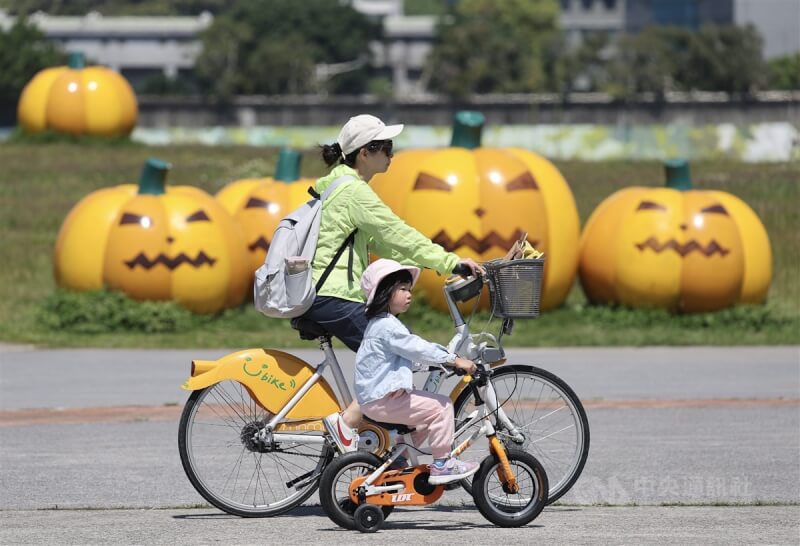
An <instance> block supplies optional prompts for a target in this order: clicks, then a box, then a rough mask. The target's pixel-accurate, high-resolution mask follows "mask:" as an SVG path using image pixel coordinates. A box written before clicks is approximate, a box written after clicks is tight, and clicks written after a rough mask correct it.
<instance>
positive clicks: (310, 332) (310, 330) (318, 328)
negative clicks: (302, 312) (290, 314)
mask: <svg viewBox="0 0 800 546" xmlns="http://www.w3.org/2000/svg"><path fill="white" fill-rule="evenodd" d="M291 325H292V328H294V329H295V330H297V331H298V332H300V339H307V340H314V339H318V338H320V337H323V336H324V337H328V338H329V337H331V334H330V333H328V331H327V330H326V329H325V327H324V326H322V325H321V324H319V323H318V322H314V321H313V320H311V319H307V318H303V317H297V318H293V319H292V320H291Z"/></svg>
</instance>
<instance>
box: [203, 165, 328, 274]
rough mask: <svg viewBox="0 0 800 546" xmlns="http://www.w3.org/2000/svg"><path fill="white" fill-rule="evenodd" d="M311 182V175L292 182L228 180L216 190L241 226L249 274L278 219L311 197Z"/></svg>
mask: <svg viewBox="0 0 800 546" xmlns="http://www.w3.org/2000/svg"><path fill="white" fill-rule="evenodd" d="M314 182H315V181H314V180H313V179H300V180H297V181H295V182H292V183H286V182H281V181H276V180H273V179H272V178H261V179H244V180H238V181H235V182H231V183H230V184H228V185H227V186H225V187H224V188H223V189H222V190H220V192H219V193H218V194H217V196H216V198H217V200H218V201H219V202H220V203H221V204H222V206H223V207H225V209H226V210H227V211H228V212H229V213H230V214H232V215H233V216H234V218H235V219H236V221H237V222H238V223H239V225H240V226H241V228H242V233H243V234H244V237H245V241H246V242H247V254H248V263H249V266H248V268H249V269H250V273H251V274H253V273H254V272H255V270H256V269H258V268H259V267H261V264H263V263H264V258H266V256H267V250H269V243H270V241H271V240H272V234H273V233H274V232H275V229H276V228H277V227H278V223H279V222H280V221H281V219H282V218H283V217H284V216H286V215H287V214H288V213H290V212H291V211H293V210H294V209H296V208H297V207H299V206H300V205H302V204H303V203H305V202H306V201H308V200H309V199H310V196H309V194H308V188H309V186H313V185H314Z"/></svg>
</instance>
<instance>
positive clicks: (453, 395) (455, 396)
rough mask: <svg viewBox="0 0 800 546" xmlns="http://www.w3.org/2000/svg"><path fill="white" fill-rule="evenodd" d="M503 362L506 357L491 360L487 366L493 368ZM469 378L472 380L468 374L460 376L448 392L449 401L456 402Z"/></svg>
mask: <svg viewBox="0 0 800 546" xmlns="http://www.w3.org/2000/svg"><path fill="white" fill-rule="evenodd" d="M505 363H506V359H505V358H503V359H501V360H498V361H497V362H492V363H491V364H489V367H490V368H492V369H494V368H496V367H498V366H502V365H503V364H505ZM471 380H472V378H471V377H470V376H468V375H465V376H464V377H462V378H461V381H459V382H458V383H456V386H455V387H453V390H452V391H451V392H450V401H451V402H452V403H453V404H455V403H456V400H457V399H458V395H459V394H461V391H463V390H464V389H466V388H467V385H469V382H470V381H471Z"/></svg>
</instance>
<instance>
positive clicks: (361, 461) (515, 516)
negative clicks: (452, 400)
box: [319, 364, 548, 533]
mask: <svg viewBox="0 0 800 546" xmlns="http://www.w3.org/2000/svg"><path fill="white" fill-rule="evenodd" d="M491 375H492V370H491V368H490V367H489V366H488V365H486V364H480V365H479V368H478V371H477V372H476V373H475V375H474V376H472V381H470V383H469V387H468V388H469V389H470V391H471V395H472V397H473V399H474V403H475V406H476V407H480V408H482V409H481V410H474V411H473V412H472V414H471V415H470V416H469V424H470V425H473V424H476V423H479V422H481V426H480V428H479V429H478V430H476V431H475V432H474V433H472V435H471V436H469V437H468V438H467V439H466V440H464V441H463V442H461V443H460V444H459V445H458V446H457V447H456V448H455V449H453V451H452V452H451V453H450V456H451V457H455V456H457V455H459V454H460V453H463V452H464V451H465V450H466V449H467V448H469V446H470V445H471V444H472V441H473V440H474V439H476V438H477V437H478V436H481V435H485V436H486V438H487V439H488V441H489V451H490V455H489V456H488V457H486V458H485V459H484V460H483V461H482V462H481V464H480V468H479V469H478V471H477V472H476V473H475V474H474V475H473V477H472V496H473V498H474V499H475V505H476V506H477V507H478V510H479V511H480V513H481V514H483V516H484V517H485V518H486V519H488V520H489V521H491V522H492V523H494V524H495V525H498V526H500V527H520V526H522V525H526V524H528V523H530V522H531V521H533V520H534V519H535V518H536V516H538V515H539V513H540V512H541V511H542V509H543V508H544V506H545V505H546V504H547V492H548V483H547V474H546V472H545V470H544V468H543V467H542V465H541V464H540V463H539V461H537V460H536V458H535V457H534V456H533V455H531V454H530V453H527V452H525V451H522V450H518V449H513V448H507V447H506V446H505V445H504V444H503V442H501V441H500V440H498V438H497V433H496V430H495V427H494V425H493V424H492V421H491V419H490V417H491V416H492V415H493V414H495V413H496V412H497V410H498V407H499V406H498V401H497V395H496V392H495V390H494V387H493V386H492V382H491V381H489V378H490V377H491ZM375 424H377V425H379V426H381V427H382V428H384V429H389V430H394V431H395V432H397V434H398V435H402V436H398V438H402V440H401V441H399V442H397V443H396V444H395V446H393V447H392V448H391V450H389V451H387V452H385V453H383V454H382V455H381V456H378V455H375V454H374V453H369V452H364V451H360V452H354V453H347V454H345V455H343V456H341V457H338V458H336V459H334V460H333V461H332V462H331V463H330V464H329V465H328V466H327V468H325V470H324V471H323V473H322V479H321V480H320V486H319V498H320V502H321V503H322V507H323V508H324V510H325V513H326V514H327V515H328V517H330V518H331V520H333V522H334V523H336V524H338V525H339V526H341V527H344V528H345V529H358V530H359V531H361V532H362V533H374V532H375V531H377V530H378V529H380V527H381V525H382V524H383V521H384V519H385V518H386V517H387V516H388V515H389V514H390V513H391V512H392V510H394V507H395V506H420V505H426V504H431V503H433V502H436V501H437V500H439V498H440V497H441V496H442V493H443V492H444V490H445V489H447V485H431V484H429V483H428V476H429V475H430V474H429V468H428V465H426V464H421V465H420V464H417V460H416V459H417V458H416V456H415V454H414V453H413V450H414V449H416V448H414V447H413V446H411V445H410V443H409V440H410V438H408V436H407V434H408V433H410V432H412V431H413V429H410V428H408V427H406V426H404V425H398V424H391V423H379V422H375ZM404 453H408V457H407V460H408V462H409V463H410V466H409V467H407V468H400V469H395V470H393V469H392V465H393V463H395V462H397V461H398V459H399V458H400V457H401V456H402V455H403V454H404Z"/></svg>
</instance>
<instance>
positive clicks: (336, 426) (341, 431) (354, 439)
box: [322, 412, 358, 453]
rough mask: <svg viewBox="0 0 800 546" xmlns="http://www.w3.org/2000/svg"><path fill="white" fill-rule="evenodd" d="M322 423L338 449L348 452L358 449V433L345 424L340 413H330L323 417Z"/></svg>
mask: <svg viewBox="0 0 800 546" xmlns="http://www.w3.org/2000/svg"><path fill="white" fill-rule="evenodd" d="M322 423H323V424H324V425H325V428H326V429H327V430H328V434H330V436H331V438H333V441H334V442H336V445H337V446H338V447H339V451H341V452H342V453H349V452H351V451H355V450H356V449H358V433H357V432H356V430H355V429H352V428H350V427H348V426H347V423H345V422H344V419H342V414H341V413H338V412H337V413H331V414H330V415H328V416H327V417H323V418H322Z"/></svg>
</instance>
